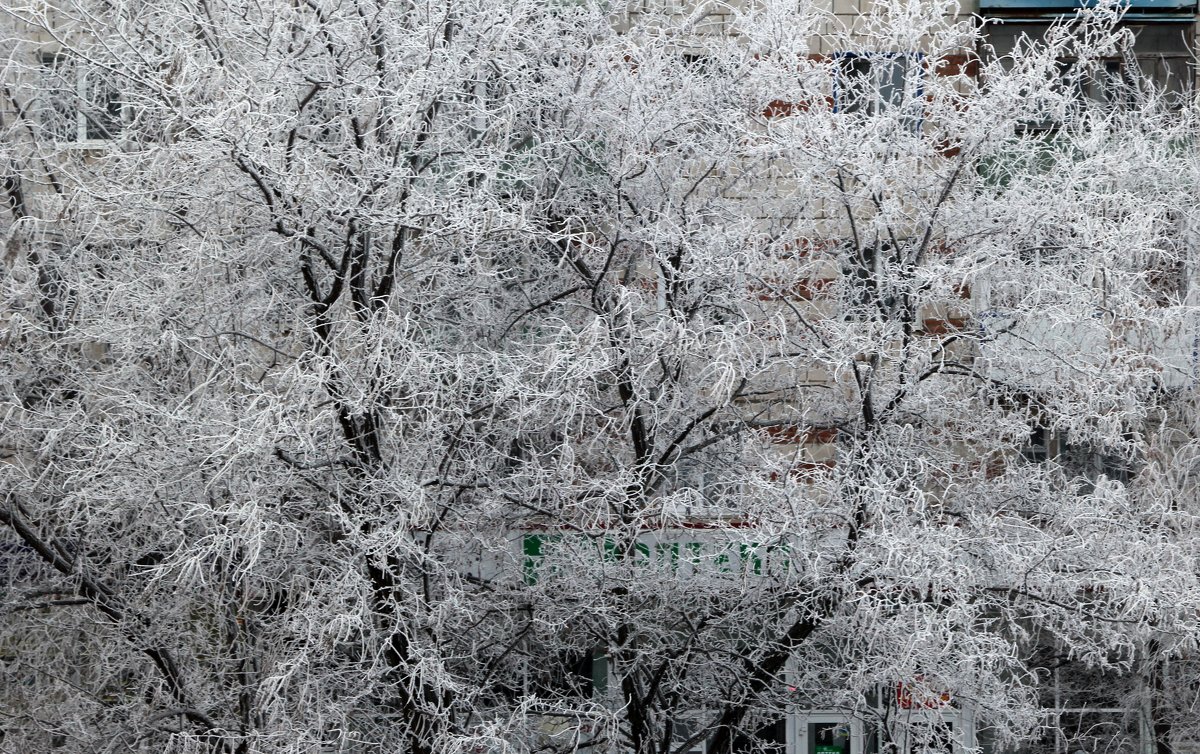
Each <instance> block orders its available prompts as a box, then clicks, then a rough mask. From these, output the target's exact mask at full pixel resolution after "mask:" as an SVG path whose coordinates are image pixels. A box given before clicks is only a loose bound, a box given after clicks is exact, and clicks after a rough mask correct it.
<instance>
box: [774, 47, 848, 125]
mask: <svg viewBox="0 0 1200 754" xmlns="http://www.w3.org/2000/svg"><path fill="white" fill-rule="evenodd" d="M828 59H829V58H828V57H827V56H825V55H820V54H818V53H811V54H809V55H808V60H810V61H812V62H814V63H824V62H826V61H827V60H828ZM816 109H826V110H832V109H833V96H832V95H824V96H822V95H816V96H813V97H810V98H808V99H804V100H801V101H799V102H790V101H788V100H783V99H773V100H771V101H770V102H768V103H767V105H766V106H765V107H764V108H763V110H762V116H763V117H764V118H768V119H771V118H786V117H787V116H789V115H795V114H796V113H804V112H808V111H809V110H816Z"/></svg>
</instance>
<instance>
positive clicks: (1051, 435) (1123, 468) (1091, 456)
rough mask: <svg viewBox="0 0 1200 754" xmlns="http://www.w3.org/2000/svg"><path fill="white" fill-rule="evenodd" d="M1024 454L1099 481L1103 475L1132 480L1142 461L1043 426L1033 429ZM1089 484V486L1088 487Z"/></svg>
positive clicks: (1120, 480) (1108, 477) (1023, 451)
mask: <svg viewBox="0 0 1200 754" xmlns="http://www.w3.org/2000/svg"><path fill="white" fill-rule="evenodd" d="M1021 457H1022V458H1024V459H1025V460H1026V461H1028V462H1030V463H1046V462H1047V461H1055V462H1057V463H1058V464H1059V465H1060V466H1062V467H1063V468H1064V469H1065V470H1066V471H1067V472H1068V473H1069V474H1071V475H1073V476H1077V477H1081V478H1083V479H1086V480H1087V481H1088V482H1089V485H1088V486H1089V487H1090V485H1091V484H1095V483H1096V482H1097V481H1098V480H1099V479H1100V477H1102V476H1103V477H1105V478H1107V479H1109V480H1111V481H1115V482H1120V483H1121V484H1129V482H1130V481H1132V480H1133V478H1134V476H1136V474H1137V467H1138V462H1137V459H1136V458H1131V457H1128V456H1126V455H1122V454H1120V453H1117V452H1113V451H1109V450H1105V449H1102V448H1098V447H1096V446H1094V445H1090V444H1086V443H1071V442H1068V441H1067V436H1066V433H1063V432H1051V431H1050V430H1048V429H1045V428H1043V427H1037V428H1035V429H1033V430H1032V432H1031V433H1030V435H1029V440H1028V441H1027V442H1026V443H1025V445H1024V446H1023V447H1022V448H1021ZM1084 491H1087V488H1086V487H1085V490H1084Z"/></svg>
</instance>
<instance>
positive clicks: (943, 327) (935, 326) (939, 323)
mask: <svg viewBox="0 0 1200 754" xmlns="http://www.w3.org/2000/svg"><path fill="white" fill-rule="evenodd" d="M922 324H923V325H924V326H925V334H926V335H949V334H950V333H956V332H962V329H963V328H964V327H966V325H967V318H966V317H946V318H945V319H939V318H936V317H930V318H927V319H925V320H923V321H922Z"/></svg>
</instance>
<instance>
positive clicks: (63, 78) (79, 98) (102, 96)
mask: <svg viewBox="0 0 1200 754" xmlns="http://www.w3.org/2000/svg"><path fill="white" fill-rule="evenodd" d="M42 75H43V87H42V92H43V97H44V99H43V102H42V125H43V127H44V128H45V129H46V132H47V133H48V134H49V135H50V136H51V138H53V139H54V141H57V142H64V143H73V142H82V141H98V140H105V139H111V138H113V137H114V136H116V135H117V134H118V133H119V132H120V131H121V100H120V94H119V93H118V92H117V89H116V88H115V87H114V86H113V83H112V75H111V74H110V73H109V72H108V71H104V70H102V69H100V68H97V67H95V66H89V65H87V63H86V62H85V61H82V60H80V59H79V58H77V57H75V56H73V55H70V54H67V53H58V52H56V53H46V54H43V55H42Z"/></svg>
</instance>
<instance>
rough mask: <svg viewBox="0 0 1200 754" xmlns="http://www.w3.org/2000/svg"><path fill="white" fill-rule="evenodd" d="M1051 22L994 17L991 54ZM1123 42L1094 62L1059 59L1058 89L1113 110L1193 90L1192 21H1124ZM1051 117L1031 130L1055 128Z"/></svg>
mask: <svg viewBox="0 0 1200 754" xmlns="http://www.w3.org/2000/svg"><path fill="white" fill-rule="evenodd" d="M1050 27H1051V21H1050V20H1046V21H1042V22H1036V21H1028V20H1025V19H997V18H993V19H991V20H990V21H989V23H988V26H987V42H988V45H989V46H990V47H991V49H992V53H993V54H994V55H995V56H996V57H998V58H1000V59H1002V60H1003V59H1004V58H1007V57H1008V56H1010V55H1012V54H1013V53H1014V52H1016V51H1017V50H1018V48H1019V47H1020V46H1021V45H1022V44H1028V43H1030V42H1037V41H1039V40H1041V39H1043V38H1045V35H1046V32H1047V31H1048V30H1049V29H1050ZM1120 28H1121V29H1122V30H1123V31H1124V32H1125V33H1126V38H1125V44H1124V45H1123V46H1122V48H1121V49H1119V50H1116V51H1115V54H1113V55H1112V56H1110V57H1105V58H1101V59H1097V60H1088V61H1080V60H1077V59H1075V58H1073V57H1066V58H1063V59H1062V60H1060V61H1059V83H1060V86H1061V87H1062V89H1061V91H1064V92H1067V93H1071V94H1072V97H1073V98H1074V99H1075V100H1076V101H1077V102H1078V103H1079V105H1081V106H1082V105H1085V104H1089V103H1090V104H1093V105H1100V106H1102V107H1108V108H1115V109H1128V108H1131V107H1134V106H1135V105H1137V104H1138V103H1139V102H1140V101H1142V100H1143V99H1144V98H1145V96H1146V95H1148V94H1150V93H1151V92H1157V93H1160V94H1162V95H1163V97H1164V98H1165V101H1166V103H1167V104H1168V105H1170V106H1173V107H1178V106H1181V105H1182V104H1183V103H1184V102H1185V101H1186V99H1187V95H1188V93H1189V92H1190V91H1191V90H1192V68H1191V62H1192V58H1193V51H1192V41H1191V40H1192V38H1193V36H1194V25H1193V24H1192V23H1178V22H1175V21H1170V22H1168V21H1163V22H1154V23H1125V24H1122V25H1121V27H1120ZM1056 125H1057V123H1056V122H1055V121H1054V120H1053V119H1050V118H1046V119H1044V120H1040V121H1036V122H1033V123H1031V124H1029V126H1028V128H1029V129H1031V130H1045V129H1051V128H1054V127H1055V126H1056Z"/></svg>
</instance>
